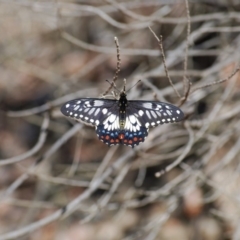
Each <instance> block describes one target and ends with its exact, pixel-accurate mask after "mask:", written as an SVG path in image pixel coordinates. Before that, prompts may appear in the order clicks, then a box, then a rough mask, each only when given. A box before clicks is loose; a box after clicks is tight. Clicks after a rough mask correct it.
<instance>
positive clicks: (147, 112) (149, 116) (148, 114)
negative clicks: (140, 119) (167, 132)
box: [146, 110, 151, 119]
mask: <svg viewBox="0 0 240 240" xmlns="http://www.w3.org/2000/svg"><path fill="white" fill-rule="evenodd" d="M146 114H147V116H148V118H149V119H151V115H150V113H149V111H148V110H146Z"/></svg>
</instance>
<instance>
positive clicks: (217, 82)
mask: <svg viewBox="0 0 240 240" xmlns="http://www.w3.org/2000/svg"><path fill="white" fill-rule="evenodd" d="M239 70H240V65H239V66H238V67H237V68H235V69H234V70H233V71H232V73H231V74H230V75H229V76H228V77H227V78H224V79H221V80H219V81H215V82H211V83H208V84H205V85H202V86H200V87H197V88H194V89H193V90H192V91H191V93H193V92H195V91H197V90H199V89H202V88H206V87H210V86H213V85H216V84H220V83H223V82H226V81H228V80H229V79H231V78H232V77H233V76H234V75H235V74H236V73H237V72H238V71H239Z"/></svg>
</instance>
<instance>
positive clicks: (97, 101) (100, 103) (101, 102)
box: [94, 100, 104, 107]
mask: <svg viewBox="0 0 240 240" xmlns="http://www.w3.org/2000/svg"><path fill="white" fill-rule="evenodd" d="M103 104H104V102H103V101H100V100H95V101H94V107H101V106H102V105H103Z"/></svg>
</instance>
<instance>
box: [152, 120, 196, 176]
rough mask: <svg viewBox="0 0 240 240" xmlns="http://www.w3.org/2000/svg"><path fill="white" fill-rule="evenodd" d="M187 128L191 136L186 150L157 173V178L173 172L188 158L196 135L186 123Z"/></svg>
mask: <svg viewBox="0 0 240 240" xmlns="http://www.w3.org/2000/svg"><path fill="white" fill-rule="evenodd" d="M185 126H186V129H187V131H188V134H189V141H188V143H187V145H186V148H185V149H184V151H183V152H182V154H181V155H179V157H178V158H177V159H176V160H175V161H174V162H173V163H172V164H170V165H168V166H167V167H166V168H165V169H163V170H161V171H159V172H156V173H155V176H156V177H157V178H159V177H161V176H162V175H163V174H164V173H167V172H169V171H171V170H172V169H173V168H174V167H176V166H177V165H179V164H180V163H181V162H182V160H183V159H184V158H185V157H186V156H187V154H188V153H189V152H190V151H191V149H192V146H193V144H194V134H193V131H192V129H191V127H190V126H189V123H188V122H185Z"/></svg>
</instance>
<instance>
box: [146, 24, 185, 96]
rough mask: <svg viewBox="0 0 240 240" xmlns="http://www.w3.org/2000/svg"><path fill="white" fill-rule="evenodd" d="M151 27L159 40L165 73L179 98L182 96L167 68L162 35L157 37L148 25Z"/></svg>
mask: <svg viewBox="0 0 240 240" xmlns="http://www.w3.org/2000/svg"><path fill="white" fill-rule="evenodd" d="M148 28H149V29H150V31H151V32H152V34H153V35H154V37H155V38H156V39H157V41H158V45H159V47H160V52H161V55H162V60H163V65H164V70H165V73H166V76H167V78H168V81H169V83H170V85H171V86H172V88H173V89H174V91H175V93H176V94H177V96H178V97H179V98H181V96H180V94H179V92H178V90H177V89H176V88H175V86H174V84H173V82H172V80H171V78H170V76H169V73H168V69H167V65H166V59H165V55H164V50H163V45H162V36H160V39H159V38H158V37H157V35H156V34H155V32H154V31H153V30H152V29H151V27H148Z"/></svg>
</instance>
